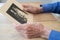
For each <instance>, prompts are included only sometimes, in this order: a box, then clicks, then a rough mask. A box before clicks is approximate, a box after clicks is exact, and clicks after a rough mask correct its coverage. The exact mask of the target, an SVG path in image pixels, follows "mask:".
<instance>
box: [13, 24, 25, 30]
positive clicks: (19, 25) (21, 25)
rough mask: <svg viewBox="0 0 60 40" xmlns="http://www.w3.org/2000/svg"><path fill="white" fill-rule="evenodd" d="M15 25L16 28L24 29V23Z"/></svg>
mask: <svg viewBox="0 0 60 40" xmlns="http://www.w3.org/2000/svg"><path fill="white" fill-rule="evenodd" d="M14 25H15V28H16V29H17V30H23V29H24V27H23V24H14Z"/></svg>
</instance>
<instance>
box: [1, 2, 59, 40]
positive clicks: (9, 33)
mask: <svg viewBox="0 0 60 40" xmlns="http://www.w3.org/2000/svg"><path fill="white" fill-rule="evenodd" d="M31 4H35V5H36V4H37V5H39V4H40V3H31ZM39 15H40V19H43V20H44V19H45V18H46V17H48V19H49V21H40V22H41V23H42V24H43V25H44V26H46V27H48V28H51V29H54V30H57V31H60V22H58V21H57V20H56V19H55V18H54V16H52V15H51V14H39ZM47 15H48V16H47ZM36 16H37V15H36ZM48 19H45V20H48ZM50 20H51V21H50ZM0 40H45V39H42V38H34V39H27V38H24V37H22V36H21V35H20V34H19V33H18V32H17V31H16V29H15V27H14V26H13V25H12V24H11V23H6V24H0Z"/></svg>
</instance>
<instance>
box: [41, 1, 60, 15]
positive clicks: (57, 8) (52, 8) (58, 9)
mask: <svg viewBox="0 0 60 40" xmlns="http://www.w3.org/2000/svg"><path fill="white" fill-rule="evenodd" d="M42 7H43V12H53V13H59V14H60V2H56V3H51V4H42Z"/></svg>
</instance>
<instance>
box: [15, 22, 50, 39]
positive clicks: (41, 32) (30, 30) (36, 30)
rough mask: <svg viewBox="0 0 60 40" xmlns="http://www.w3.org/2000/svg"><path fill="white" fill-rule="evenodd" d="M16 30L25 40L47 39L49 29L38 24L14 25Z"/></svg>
mask: <svg viewBox="0 0 60 40" xmlns="http://www.w3.org/2000/svg"><path fill="white" fill-rule="evenodd" d="M15 26H16V29H17V31H19V32H20V33H22V35H23V36H25V37H27V38H38V37H42V38H46V39H48V37H49V34H50V32H51V29H48V28H46V27H44V26H43V25H42V24H40V23H26V24H16V25H15Z"/></svg>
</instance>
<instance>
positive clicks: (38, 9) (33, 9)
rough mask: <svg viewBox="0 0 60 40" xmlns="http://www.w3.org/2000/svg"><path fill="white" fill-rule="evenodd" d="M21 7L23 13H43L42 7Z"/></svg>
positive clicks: (24, 5)
mask: <svg viewBox="0 0 60 40" xmlns="http://www.w3.org/2000/svg"><path fill="white" fill-rule="evenodd" d="M22 6H23V10H24V11H27V12H30V13H33V14H35V13H40V12H43V9H42V7H40V5H39V7H38V6H32V5H30V4H23V5H22Z"/></svg>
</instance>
